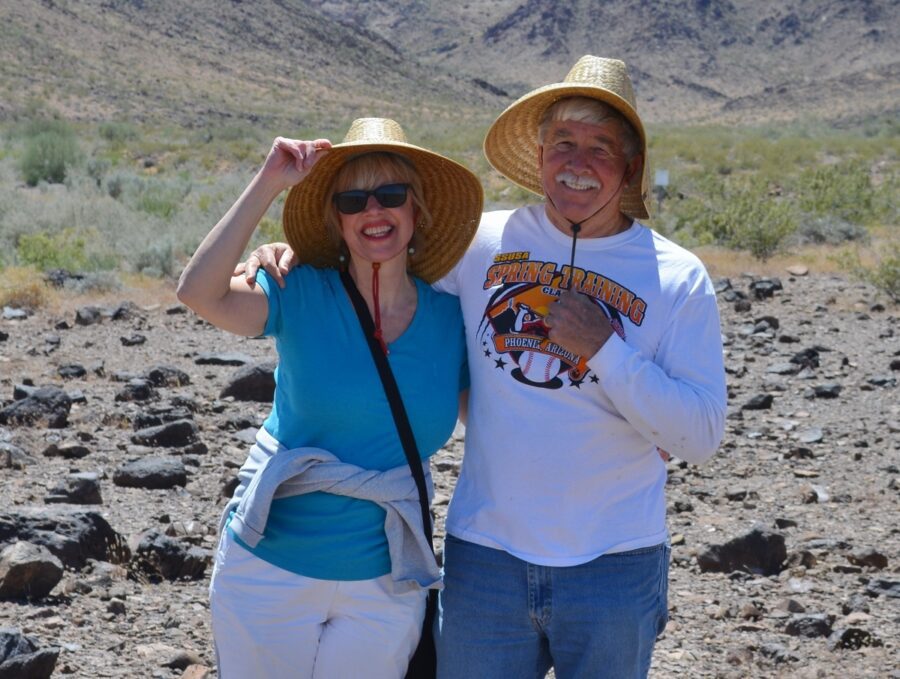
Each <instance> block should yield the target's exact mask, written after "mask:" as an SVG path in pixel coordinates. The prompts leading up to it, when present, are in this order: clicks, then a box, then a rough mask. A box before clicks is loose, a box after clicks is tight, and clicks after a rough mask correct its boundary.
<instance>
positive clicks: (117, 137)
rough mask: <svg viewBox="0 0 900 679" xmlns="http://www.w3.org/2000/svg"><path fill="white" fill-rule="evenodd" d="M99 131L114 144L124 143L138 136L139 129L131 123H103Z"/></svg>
mask: <svg viewBox="0 0 900 679" xmlns="http://www.w3.org/2000/svg"><path fill="white" fill-rule="evenodd" d="M97 131H98V132H99V134H100V136H101V137H102V138H103V139H105V140H106V141H108V142H111V143H113V144H124V143H125V142H126V141H129V140H131V139H136V138H137V131H136V130H135V129H134V126H132V125H130V124H129V123H119V122H106V123H101V125H100V127H99V128H98V130H97Z"/></svg>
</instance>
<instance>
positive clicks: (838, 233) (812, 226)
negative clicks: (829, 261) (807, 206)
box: [791, 215, 869, 245]
mask: <svg viewBox="0 0 900 679" xmlns="http://www.w3.org/2000/svg"><path fill="white" fill-rule="evenodd" d="M868 237H869V232H868V231H867V230H866V228H865V227H864V226H860V225H859V224H853V223H851V222H848V221H847V220H845V219H841V218H840V217H836V216H832V215H821V216H811V215H805V216H803V217H801V218H800V220H799V226H798V227H797V230H796V232H794V234H793V236H792V238H791V241H792V242H794V243H796V244H797V245H806V244H815V245H822V244H828V245H840V244H842V243H846V242H848V241H864V240H866V239H867V238H868Z"/></svg>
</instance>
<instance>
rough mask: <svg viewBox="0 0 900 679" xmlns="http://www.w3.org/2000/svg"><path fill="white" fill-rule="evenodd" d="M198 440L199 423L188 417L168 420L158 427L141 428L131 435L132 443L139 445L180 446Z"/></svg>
mask: <svg viewBox="0 0 900 679" xmlns="http://www.w3.org/2000/svg"><path fill="white" fill-rule="evenodd" d="M196 440H197V425H196V424H195V423H194V422H193V421H192V420H188V419H183V420H175V421H174V422H166V423H164V424H161V425H159V426H156V427H147V428H145V429H140V430H138V431H136V432H134V434H132V435H131V441H132V443H136V444H137V445H139V446H162V447H164V448H179V447H181V446H186V445H189V444H191V443H194V442H195V441H196Z"/></svg>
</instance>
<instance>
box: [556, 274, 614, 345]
mask: <svg viewBox="0 0 900 679" xmlns="http://www.w3.org/2000/svg"><path fill="white" fill-rule="evenodd" d="M544 323H545V324H546V325H547V326H548V327H549V328H550V339H551V340H553V341H554V342H556V343H557V344H558V345H560V346H561V347H563V348H564V349H566V350H568V351H571V352H572V353H573V354H577V355H579V356H581V357H582V358H584V359H585V360H587V359H589V358H590V357H591V356H593V355H594V354H596V353H597V352H598V351H600V347H602V346H603V345H604V344H606V340H608V339H609V336H610V335H612V334H613V328H612V326H611V325H610V323H609V319H607V318H606V314H604V313H603V310H602V309H601V308H600V307H599V306H597V304H596V303H595V302H592V301H591V299H590V298H589V297H587V296H586V295H583V294H581V293H580V292H575V291H573V290H564V291H563V292H562V294H561V295H560V296H559V299H557V300H556V302H555V303H553V304H551V305H550V311H549V312H548V313H547V315H546V316H545V317H544Z"/></svg>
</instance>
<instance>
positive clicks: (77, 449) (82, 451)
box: [43, 441, 91, 460]
mask: <svg viewBox="0 0 900 679" xmlns="http://www.w3.org/2000/svg"><path fill="white" fill-rule="evenodd" d="M90 453H91V449H90V448H88V447H87V446H84V445H82V444H80V443H76V442H75V441H64V442H62V443H51V444H50V445H49V446H47V447H46V448H45V449H44V453H43V454H44V457H62V458H64V459H66V460H77V459H80V458H82V457H84V456H86V455H90Z"/></svg>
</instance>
